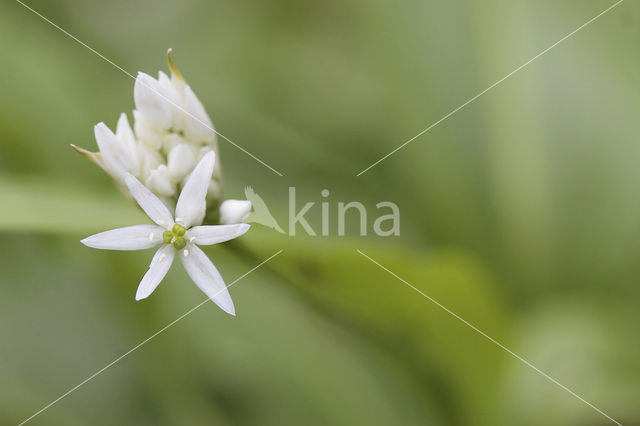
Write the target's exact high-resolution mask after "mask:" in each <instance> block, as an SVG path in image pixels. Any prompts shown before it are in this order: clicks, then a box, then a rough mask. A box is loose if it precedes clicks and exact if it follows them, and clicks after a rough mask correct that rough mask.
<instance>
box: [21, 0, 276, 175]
mask: <svg viewBox="0 0 640 426" xmlns="http://www.w3.org/2000/svg"><path fill="white" fill-rule="evenodd" d="M16 1H17V2H18V3H20V4H21V5H22V6H24V7H25V8H27V9H28V10H30V11H31V12H33V13H34V14H35V15H37V16H39V17H40V18H42V19H43V20H45V21H46V22H48V23H49V24H51V25H52V26H54V27H55V28H57V29H58V30H60V31H61V32H63V33H64V34H65V35H67V36H69V37H70V38H71V39H73V40H75V41H76V42H78V43H79V44H81V45H82V46H84V47H86V48H87V49H89V50H90V51H91V52H93V53H94V54H96V55H97V56H99V57H100V58H102V59H103V60H105V61H106V62H108V63H109V64H111V65H113V66H114V67H115V68H117V69H118V70H120V71H122V72H123V73H124V74H126V75H128V76H129V77H131V78H132V79H134V80H135V79H136V78H135V76H134V75H133V74H131V73H130V72H129V71H127V70H125V69H124V68H122V67H121V66H120V65H118V64H116V63H115V62H113V61H112V60H111V59H109V58H107V57H106V56H104V55H103V54H102V53H100V52H98V51H97V50H96V49H94V48H93V47H91V46H89V45H88V44H86V43H85V42H83V41H82V40H80V39H79V38H78V37H76V36H74V35H73V34H71V33H70V32H68V31H67V30H65V29H64V28H62V27H60V26H59V25H57V24H56V23H55V22H53V21H51V20H50V19H49V18H47V17H46V16H44V15H42V14H41V13H40V12H38V11H37V10H35V9H33V8H31V7H30V6H28V5H26V4H25V3H23V2H22V1H21V0H16ZM140 83H141V84H143V85H144V86H145V87H146V88H148V89H149V90H151V91H153V92H155V93H156V94H157V95H158V96H160V97H161V98H162V99H164V100H165V101H167V102H169V103H170V104H171V105H173V106H175V107H176V108H178V109H180V110H181V111H182V112H184V113H185V114H187V115H188V116H189V117H191V118H193V119H194V120H196V121H197V122H199V123H200V124H202V125H203V126H204V127H206V128H207V129H209V130H211V131H212V132H214V133H215V134H217V135H218V136H220V137H221V138H222V139H224V140H226V141H227V142H229V143H230V144H231V145H233V146H235V147H236V148H238V149H239V150H240V151H242V152H244V153H245V154H247V155H248V156H249V157H251V158H253V159H254V160H256V161H257V162H258V163H260V164H262V165H263V166H265V167H266V168H268V169H269V170H271V171H272V172H274V173H275V174H277V175H278V176H284V175H283V174H282V173H280V172H279V171H277V170H276V169H274V168H273V167H271V166H270V165H268V164H267V163H265V162H264V161H262V160H261V159H259V158H258V157H256V156H255V155H253V154H252V153H250V152H249V151H247V150H246V149H244V148H243V147H241V146H240V145H238V144H237V143H235V142H234V141H232V140H231V139H229V138H228V137H226V136H225V135H223V134H222V133H220V132H218V131H217V130H215V129H214V128H213V127H212V126H210V125H209V124H207V123H205V122H204V121H202V120H201V119H199V118H198V117H196V116H195V115H193V114H192V113H190V112H189V111H187V110H186V109H184V108H183V107H182V106H180V105H178V104H176V103H175V102H174V101H173V100H171V99H169V98H168V97H166V96H164V95H163V94H162V93H160V92H158V91H157V90H155V89H154V88H153V87H151V86H149V85H148V84H146V83H144V82H142V81H140Z"/></svg>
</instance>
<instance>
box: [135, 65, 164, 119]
mask: <svg viewBox="0 0 640 426" xmlns="http://www.w3.org/2000/svg"><path fill="white" fill-rule="evenodd" d="M133 98H134V101H135V103H136V108H137V109H138V111H140V113H141V114H142V115H143V116H144V118H145V119H146V120H148V121H150V122H151V123H153V124H154V125H155V126H157V127H159V128H161V129H168V128H170V127H171V102H170V100H172V99H171V94H170V93H166V92H165V91H164V90H163V87H162V85H160V83H159V82H158V80H156V79H155V78H153V77H151V76H150V75H148V74H145V73H143V72H141V73H138V77H137V78H136V83H135V85H134V87H133Z"/></svg>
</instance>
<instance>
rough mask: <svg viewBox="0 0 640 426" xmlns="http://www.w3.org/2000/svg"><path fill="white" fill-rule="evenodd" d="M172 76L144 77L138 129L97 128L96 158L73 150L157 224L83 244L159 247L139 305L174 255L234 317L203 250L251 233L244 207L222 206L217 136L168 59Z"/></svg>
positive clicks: (138, 91) (139, 83)
mask: <svg viewBox="0 0 640 426" xmlns="http://www.w3.org/2000/svg"><path fill="white" fill-rule="evenodd" d="M167 58H168V62H169V68H170V69H171V77H169V76H167V75H166V74H165V73H163V72H162V71H160V72H159V73H158V78H157V79H155V78H153V77H151V76H150V75H148V74H144V73H140V74H139V75H138V77H137V78H136V82H135V87H134V100H135V105H136V109H135V110H134V111H133V119H134V125H133V128H132V127H131V125H130V124H129V120H128V119H127V115H126V114H124V113H122V114H121V115H120V119H119V120H118V124H117V126H116V130H115V132H113V131H111V130H110V129H109V128H108V127H107V126H106V125H105V124H104V123H99V124H97V125H96V126H95V137H96V142H97V144H98V148H99V151H98V152H89V151H87V150H84V149H82V148H78V147H75V146H73V148H74V149H75V150H76V151H78V152H80V153H81V154H83V155H84V156H86V157H87V158H89V159H90V160H92V161H93V162H94V163H96V164H98V165H99V166H100V167H101V168H102V169H103V170H104V171H106V172H107V173H108V174H109V175H110V176H111V177H112V178H113V180H114V182H115V183H116V184H117V185H118V187H119V188H120V189H121V190H122V191H123V192H124V193H125V194H127V195H128V196H130V197H131V198H133V199H134V200H135V201H136V202H137V203H138V205H139V206H140V208H141V209H142V210H143V211H144V212H145V213H146V214H147V216H149V218H150V219H151V220H152V221H153V222H155V225H135V226H128V227H125V228H118V229H114V230H111V231H105V232H101V233H99V234H95V235H92V236H90V237H88V238H85V239H84V240H82V243H83V244H85V245H87V246H89V247H93V248H98V249H107V250H142V249H147V248H151V247H156V246H160V248H159V249H158V250H157V252H156V255H155V256H154V257H153V259H152V261H151V265H150V266H149V270H148V271H147V273H146V274H145V275H144V277H143V278H142V281H141V282H140V285H139V286H138V291H137V293H136V300H140V299H143V298H146V297H148V296H149V295H150V294H151V293H152V292H153V291H154V290H155V288H156V287H157V286H158V284H159V283H160V281H162V279H163V278H164V276H165V275H166V274H167V272H168V270H169V267H170V266H171V264H172V262H173V260H174V258H175V256H176V254H177V255H178V256H179V257H180V259H181V261H182V263H183V265H184V267H185V269H186V271H187V273H188V274H189V276H190V277H191V279H192V280H193V281H194V282H195V283H196V285H197V286H198V287H199V288H200V289H201V290H202V291H203V292H204V293H205V294H206V295H207V296H209V298H210V299H211V300H213V301H214V302H215V303H216V304H217V305H218V306H220V307H221V308H222V309H223V310H224V311H225V312H228V313H230V314H232V315H235V309H234V306H233V302H232V301H231V296H230V295H229V292H228V291H227V288H226V287H225V284H224V281H223V279H222V277H221V276H220V273H219V272H218V271H217V269H216V268H215V266H214V265H213V264H212V263H211V261H210V260H209V259H208V258H207V256H206V255H205V254H204V253H203V252H202V250H201V249H200V248H198V245H210V244H217V243H221V242H224V241H228V240H231V239H233V238H236V237H239V236H240V235H242V234H244V233H245V232H247V231H248V230H249V225H247V224H245V223H242V222H244V220H246V218H247V216H248V215H249V212H250V210H251V202H250V201H247V200H226V201H224V202H222V203H221V202H220V201H221V194H222V185H221V172H220V166H219V161H218V162H216V157H217V151H218V149H217V143H216V134H215V131H214V130H213V126H212V124H211V120H210V119H209V116H208V115H207V113H206V112H205V110H204V107H203V106H202V103H201V102H200V101H199V100H198V98H197V97H196V95H195V94H194V93H193V90H191V88H190V87H189V86H188V85H187V83H186V82H185V80H184V78H183V77H182V75H181V74H180V72H179V71H178V69H177V68H176V67H175V65H174V64H173V61H172V60H171V50H169V52H168V54H167Z"/></svg>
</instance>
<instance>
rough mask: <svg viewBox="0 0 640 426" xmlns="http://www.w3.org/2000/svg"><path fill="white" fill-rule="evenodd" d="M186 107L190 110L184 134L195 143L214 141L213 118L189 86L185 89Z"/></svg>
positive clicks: (186, 117) (185, 122)
mask: <svg viewBox="0 0 640 426" xmlns="http://www.w3.org/2000/svg"><path fill="white" fill-rule="evenodd" d="M184 108H185V110H186V111H188V112H189V114H185V118H184V134H185V136H186V137H187V139H188V140H189V141H191V142H193V143H200V142H207V143H211V142H213V141H214V140H215V132H214V131H213V124H211V119H210V118H209V116H208V115H207V112H206V111H205V110H204V107H203V106H202V103H200V100H199V99H198V98H197V97H196V95H195V93H193V90H191V87H189V86H187V87H185V89H184Z"/></svg>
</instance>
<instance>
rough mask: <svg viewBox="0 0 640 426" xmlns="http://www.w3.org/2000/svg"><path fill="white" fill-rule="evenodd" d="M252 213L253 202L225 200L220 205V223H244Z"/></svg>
mask: <svg viewBox="0 0 640 426" xmlns="http://www.w3.org/2000/svg"><path fill="white" fill-rule="evenodd" d="M249 213H251V201H248V200H225V201H224V202H223V203H222V204H221V205H220V223H223V224H231V223H243V222H245V221H246V220H247V218H248V217H249Z"/></svg>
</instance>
